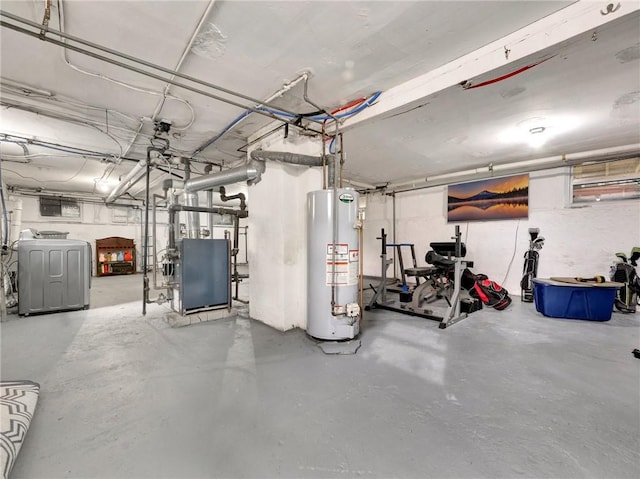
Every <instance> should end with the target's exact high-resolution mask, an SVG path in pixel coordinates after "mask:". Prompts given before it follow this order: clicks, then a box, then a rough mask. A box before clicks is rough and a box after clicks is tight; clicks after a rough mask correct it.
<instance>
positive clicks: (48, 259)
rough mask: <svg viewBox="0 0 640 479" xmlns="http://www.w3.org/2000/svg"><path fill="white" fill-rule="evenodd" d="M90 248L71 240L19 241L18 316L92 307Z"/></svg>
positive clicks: (84, 243)
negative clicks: (90, 301)
mask: <svg viewBox="0 0 640 479" xmlns="http://www.w3.org/2000/svg"><path fill="white" fill-rule="evenodd" d="M91 257H92V256H91V245H90V244H89V243H88V242H86V241H80V240H68V239H25V240H20V241H19V242H18V314H19V315H21V316H25V315H29V314H36V313H52V312H55V311H67V310H73V309H87V308H89V288H90V287H91Z"/></svg>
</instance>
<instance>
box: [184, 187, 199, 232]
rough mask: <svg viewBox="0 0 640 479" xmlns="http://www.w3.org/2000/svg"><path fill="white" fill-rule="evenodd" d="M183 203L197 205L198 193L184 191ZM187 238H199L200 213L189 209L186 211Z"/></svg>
mask: <svg viewBox="0 0 640 479" xmlns="http://www.w3.org/2000/svg"><path fill="white" fill-rule="evenodd" d="M184 204H185V205H187V206H192V207H195V208H197V207H198V193H187V192H186V191H185V192H184ZM187 238H192V239H198V238H200V213H199V212H197V211H195V210H191V211H189V212H188V213H187Z"/></svg>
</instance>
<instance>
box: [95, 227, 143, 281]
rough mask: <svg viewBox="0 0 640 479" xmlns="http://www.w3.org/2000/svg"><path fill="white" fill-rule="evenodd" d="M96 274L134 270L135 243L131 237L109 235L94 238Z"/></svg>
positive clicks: (102, 274) (107, 274)
mask: <svg viewBox="0 0 640 479" xmlns="http://www.w3.org/2000/svg"><path fill="white" fill-rule="evenodd" d="M96 265H97V267H96V276H112V275H117V274H133V273H135V272H136V245H135V243H134V242H133V240H132V239H129V238H121V237H119V236H111V237H109V238H102V239H97V240H96Z"/></svg>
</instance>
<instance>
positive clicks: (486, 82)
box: [464, 57, 553, 90]
mask: <svg viewBox="0 0 640 479" xmlns="http://www.w3.org/2000/svg"><path fill="white" fill-rule="evenodd" d="M551 58H553V57H549V58H545V59H544V60H540V61H539V62H538V63H533V64H531V65H527V66H525V67H522V68H520V69H518V70H516V71H513V72H511V73H507V74H506V75H502V76H501V77H498V78H493V79H491V80H487V81H483V82H482V83H478V84H477V85H471V86H468V87H464V89H465V90H471V89H472V88H480V87H481V86H487V85H491V84H493V83H498V82H500V81H502V80H506V79H507V78H511V77H513V76H516V75H518V74H519V73H522V72H525V71H527V70H529V69H530V68H533V67H535V66H538V65H540V64H541V63H543V62H546V61H547V60H550V59H551Z"/></svg>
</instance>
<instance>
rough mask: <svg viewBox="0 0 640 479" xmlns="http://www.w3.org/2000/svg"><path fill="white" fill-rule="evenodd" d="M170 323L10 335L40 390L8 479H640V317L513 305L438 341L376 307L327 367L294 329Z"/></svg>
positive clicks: (432, 328) (138, 319)
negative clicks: (637, 351)
mask: <svg viewBox="0 0 640 479" xmlns="http://www.w3.org/2000/svg"><path fill="white" fill-rule="evenodd" d="M107 279H109V280H114V279H115V278H107ZM137 280H139V282H140V283H141V278H140V276H134V277H128V279H123V280H122V281H111V282H110V288H109V289H110V291H109V294H111V296H110V297H114V298H118V297H121V298H124V297H126V294H128V293H125V292H124V291H123V292H119V291H118V289H119V288H129V289H131V286H130V284H129V281H131V282H133V281H137ZM95 284H96V282H94V288H96V286H95ZM97 290H98V289H94V291H97ZM118 295H119V296H118ZM92 304H93V303H92ZM166 311H167V309H166V308H165V307H163V306H157V305H151V306H149V309H148V314H147V316H146V317H142V316H141V304H140V302H134V303H126V304H119V305H112V306H105V307H100V308H98V307H95V305H92V307H91V309H89V310H87V311H76V312H69V313H55V314H48V315H41V316H31V317H27V318H21V319H12V320H10V321H8V322H5V323H2V325H1V333H2V339H1V344H2V353H1V359H2V377H3V378H4V379H31V380H34V381H37V382H39V383H40V385H41V395H40V400H39V403H38V408H37V410H36V414H35V418H34V420H33V423H32V425H31V428H30V430H29V432H28V434H27V437H26V441H25V443H24V445H23V447H22V450H21V451H20V455H19V456H18V460H17V463H16V465H15V467H14V470H13V473H12V476H11V477H12V479H19V478H143V477H144V478H160V477H168V478H205V477H218V478H274V477H282V478H352V477H371V478H426V477H434V478H463V477H464V478H467V477H468V478H484V477H487V478H497V477H507V478H514V477H535V478H549V477H554V478H555V477H557V478H568V477H594V478H605V477H606V478H626V477H628V478H638V477H639V476H640V372H639V371H640V360H638V359H635V358H634V357H633V356H632V354H631V351H632V350H633V349H634V348H638V347H640V313H638V314H636V315H622V314H618V313H614V315H613V318H612V320H611V321H608V322H602V323H600V322H589V321H576V320H562V319H553V318H546V317H544V316H542V315H540V314H539V313H536V312H535V308H534V306H533V305H531V304H522V303H520V301H519V298H517V297H516V298H514V302H513V305H512V306H511V307H510V308H509V309H508V310H506V311H502V312H500V311H495V310H489V309H484V310H482V311H480V312H477V313H474V314H473V315H471V316H470V317H469V318H467V319H465V320H464V321H461V322H460V323H458V324H456V325H454V326H452V327H451V328H449V329H446V330H440V329H438V328H437V323H436V322H434V321H429V320H425V319H420V318H415V317H411V316H404V315H400V314H397V313H390V312H384V311H374V312H370V313H369V314H367V317H366V320H365V321H366V322H365V323H364V327H363V333H362V334H361V340H362V347H361V348H360V350H359V351H358V353H357V354H355V355H348V356H328V355H325V354H323V353H322V351H321V350H320V349H319V348H318V347H317V345H316V344H315V343H314V342H313V341H312V340H310V339H308V338H307V337H306V336H305V334H304V332H303V331H300V330H293V331H288V332H286V333H282V332H279V331H276V330H274V329H271V328H269V327H267V326H265V325H263V324H262V323H259V322H257V321H253V320H250V319H247V318H246V317H242V316H238V317H237V318H234V319H222V320H218V321H214V322H209V323H201V324H197V325H193V326H188V327H183V328H170V327H169V326H168V325H167V323H166V322H165V319H164V315H165V313H166Z"/></svg>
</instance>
